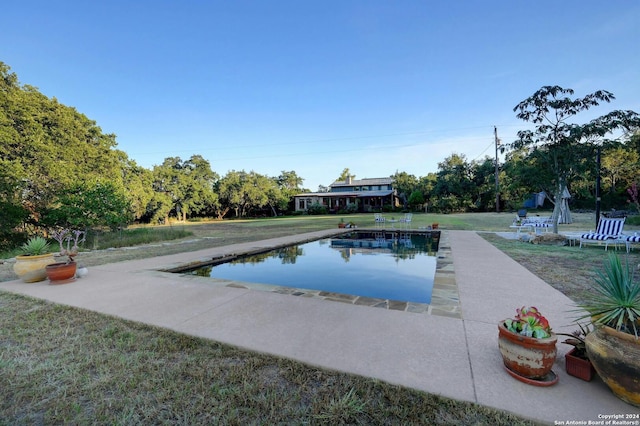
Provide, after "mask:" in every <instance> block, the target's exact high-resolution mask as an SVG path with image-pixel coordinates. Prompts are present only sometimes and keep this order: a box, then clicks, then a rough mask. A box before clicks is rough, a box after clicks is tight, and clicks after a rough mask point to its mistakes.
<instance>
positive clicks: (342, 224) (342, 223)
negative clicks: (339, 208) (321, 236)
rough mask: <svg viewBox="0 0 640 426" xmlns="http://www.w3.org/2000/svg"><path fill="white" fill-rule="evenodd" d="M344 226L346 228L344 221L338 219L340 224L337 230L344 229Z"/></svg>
mask: <svg viewBox="0 0 640 426" xmlns="http://www.w3.org/2000/svg"><path fill="white" fill-rule="evenodd" d="M346 226H347V224H346V223H344V219H343V218H341V219H340V223H338V228H344V227H346Z"/></svg>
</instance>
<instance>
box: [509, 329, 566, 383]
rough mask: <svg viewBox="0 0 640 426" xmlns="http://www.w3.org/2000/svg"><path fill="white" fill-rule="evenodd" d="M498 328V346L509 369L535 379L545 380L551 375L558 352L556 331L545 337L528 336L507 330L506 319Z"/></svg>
mask: <svg viewBox="0 0 640 426" xmlns="http://www.w3.org/2000/svg"><path fill="white" fill-rule="evenodd" d="M498 330H499V334H498V347H499V348H500V353H501V354H502V360H503V362H504V366H505V367H506V368H507V369H509V370H510V371H511V372H513V373H516V374H517V375H519V376H522V377H524V378H528V379H533V380H544V379H545V378H546V377H547V376H548V375H549V372H550V371H551V367H553V363H554V362H555V360H556V354H557V348H556V342H557V341H558V337H557V336H556V335H555V333H551V337H546V338H544V339H536V338H535V337H527V336H523V335H521V334H518V333H513V332H511V331H509V330H507V328H506V327H505V326H504V321H502V322H500V323H499V324H498Z"/></svg>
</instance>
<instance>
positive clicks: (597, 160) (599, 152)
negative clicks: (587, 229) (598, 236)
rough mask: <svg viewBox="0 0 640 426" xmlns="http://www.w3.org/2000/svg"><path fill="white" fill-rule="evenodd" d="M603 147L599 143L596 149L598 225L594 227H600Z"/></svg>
mask: <svg viewBox="0 0 640 426" xmlns="http://www.w3.org/2000/svg"><path fill="white" fill-rule="evenodd" d="M601 155H602V154H601V147H600V145H598V150H597V151H596V170H597V174H596V227H595V228H594V229H598V221H599V220H600V201H601V200H600V156H601Z"/></svg>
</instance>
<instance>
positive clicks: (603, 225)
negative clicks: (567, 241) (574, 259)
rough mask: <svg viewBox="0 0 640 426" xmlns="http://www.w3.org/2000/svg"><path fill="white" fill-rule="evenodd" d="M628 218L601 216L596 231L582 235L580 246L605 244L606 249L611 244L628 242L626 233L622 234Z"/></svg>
mask: <svg viewBox="0 0 640 426" xmlns="http://www.w3.org/2000/svg"><path fill="white" fill-rule="evenodd" d="M625 219H626V218H624V217H623V218H608V217H601V218H600V220H598V227H597V228H596V231H595V232H588V233H586V234H582V235H580V248H582V245H583V244H603V243H604V249H605V250H607V249H608V248H609V244H614V245H615V246H616V247H617V245H618V244H620V243H625V244H627V247H628V242H627V241H626V240H625V237H624V235H622V228H623V227H624V221H625Z"/></svg>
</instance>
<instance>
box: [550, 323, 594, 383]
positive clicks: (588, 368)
mask: <svg viewBox="0 0 640 426" xmlns="http://www.w3.org/2000/svg"><path fill="white" fill-rule="evenodd" d="M578 327H579V328H578V330H576V331H574V332H573V333H571V334H566V333H556V334H558V336H567V337H568V339H565V340H564V341H563V342H562V343H566V344H567V345H571V346H573V349H571V350H570V351H569V352H567V353H566V354H565V356H564V360H565V368H566V370H567V374H569V375H571V376H574V377H577V378H579V379H582V380H585V381H587V382H590V381H591V379H593V375H594V374H595V369H594V368H593V364H591V361H590V360H589V356H588V355H587V346H586V342H585V338H586V337H587V335H588V334H589V333H590V332H591V328H590V327H589V325H582V324H580V323H578Z"/></svg>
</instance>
